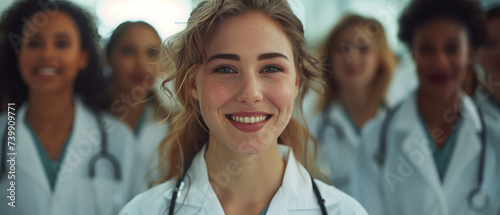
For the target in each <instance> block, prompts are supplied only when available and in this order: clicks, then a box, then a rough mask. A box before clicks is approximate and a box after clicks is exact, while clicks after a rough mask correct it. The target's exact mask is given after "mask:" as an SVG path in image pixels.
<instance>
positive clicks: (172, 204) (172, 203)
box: [168, 156, 328, 215]
mask: <svg viewBox="0 0 500 215" xmlns="http://www.w3.org/2000/svg"><path fill="white" fill-rule="evenodd" d="M192 162H193V156H191V157H190V158H189V159H188V161H187V162H186V165H185V166H184V171H183V172H182V175H181V177H180V178H179V179H178V180H177V182H176V184H175V188H174V192H173V193H172V200H170V208H169V212H168V214H169V215H174V211H175V201H176V200H177V198H178V197H180V196H181V191H182V189H183V188H184V178H185V177H186V173H187V171H188V170H189V167H190V166H191V163H192ZM311 182H312V186H313V191H314V195H315V196H316V199H317V200H318V204H319V207H320V209H321V214H323V215H328V212H327V211H326V207H325V199H323V197H322V196H321V193H320V192H319V189H318V186H317V185H316V182H314V179H313V178H312V176H311ZM186 195H187V194H186Z"/></svg>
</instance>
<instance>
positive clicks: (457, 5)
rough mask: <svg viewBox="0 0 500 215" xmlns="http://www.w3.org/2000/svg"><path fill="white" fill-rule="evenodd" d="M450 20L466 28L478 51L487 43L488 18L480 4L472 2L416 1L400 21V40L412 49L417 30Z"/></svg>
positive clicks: (405, 11)
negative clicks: (425, 25) (486, 22)
mask: <svg viewBox="0 0 500 215" xmlns="http://www.w3.org/2000/svg"><path fill="white" fill-rule="evenodd" d="M436 18H448V19H451V20H454V21H456V22H458V23H460V24H461V25H463V26H464V27H465V29H466V30H467V33H468V38H469V44H470V45H471V47H472V48H474V49H476V48H478V47H479V46H481V45H484V44H485V43H486V42H487V35H488V34H487V31H486V26H485V21H486V17H485V15H484V13H483V11H482V10H481V7H480V5H479V2H476V1H471V0H415V1H413V2H411V3H410V5H409V6H408V7H407V8H406V9H405V10H404V11H403V13H402V16H401V18H400V20H399V34H398V37H399V39H400V40H401V41H402V42H403V43H405V44H406V45H407V46H408V47H409V48H410V49H412V44H413V36H414V34H415V30H416V29H418V28H419V27H421V26H422V25H423V24H425V23H427V22H429V21H431V20H433V19H436Z"/></svg>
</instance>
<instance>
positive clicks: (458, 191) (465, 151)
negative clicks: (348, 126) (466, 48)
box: [352, 94, 500, 215]
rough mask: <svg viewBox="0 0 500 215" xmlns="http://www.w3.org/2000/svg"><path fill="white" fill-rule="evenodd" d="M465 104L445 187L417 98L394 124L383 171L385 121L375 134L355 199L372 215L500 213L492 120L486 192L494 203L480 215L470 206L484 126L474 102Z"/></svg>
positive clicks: (360, 162)
mask: <svg viewBox="0 0 500 215" xmlns="http://www.w3.org/2000/svg"><path fill="white" fill-rule="evenodd" d="M461 99H462V104H463V106H464V108H463V109H462V110H461V115H462V125H461V127H460V130H459V132H457V133H458V138H457V142H456V143H455V144H456V145H455V149H454V151H453V155H452V157H451V158H450V162H449V164H448V169H447V172H446V175H445V178H444V179H443V180H444V181H443V182H442V183H441V181H440V179H439V175H438V172H437V168H436V165H435V161H434V157H433V155H432V151H431V149H430V146H429V142H428V141H429V140H428V139H427V138H428V137H427V135H426V133H425V131H424V130H423V127H422V126H421V122H420V119H419V116H418V112H417V111H418V108H417V102H416V94H414V95H413V96H412V97H410V98H408V99H407V100H406V101H405V102H404V103H403V105H402V106H401V107H400V109H399V110H398V111H397V112H396V113H395V115H394V117H393V119H392V120H391V124H390V126H389V127H388V130H387V134H388V135H387V146H386V147H387V148H386V159H385V164H384V165H383V166H382V167H380V166H379V165H378V163H376V162H375V160H374V156H375V153H376V151H377V148H378V146H379V144H380V142H379V138H380V130H381V127H382V126H381V124H382V121H383V120H379V121H378V122H377V123H375V124H374V125H373V127H371V128H370V131H369V135H367V136H365V137H364V138H363V143H362V145H363V146H362V148H363V150H360V152H361V153H360V154H359V155H358V156H357V159H356V163H355V166H354V168H353V171H352V174H353V175H354V176H353V177H354V178H355V179H356V180H355V181H354V183H353V187H355V188H354V189H353V190H354V194H353V196H354V197H355V198H357V199H358V200H359V201H360V202H361V204H363V206H365V207H366V208H367V210H368V211H370V214H373V215H379V214H389V215H412V214H419V215H420V214H428V215H452V214H453V215H461V214H463V215H470V214H484V215H492V214H496V213H498V212H499V208H500V192H499V191H500V188H499V186H500V183H499V181H498V179H499V178H500V145H499V144H498V140H499V139H500V136H499V135H500V133H499V132H498V131H493V128H496V129H497V130H498V124H496V125H494V124H492V123H491V121H489V120H485V121H486V128H487V143H486V145H487V148H486V161H485V167H484V168H485V169H484V172H485V177H484V185H483V188H484V190H485V191H486V192H487V194H488V196H489V198H490V206H489V207H488V208H487V210H486V211H484V212H482V213H476V212H474V211H472V210H471V208H470V207H469V205H468V201H467V198H468V196H469V193H470V192H471V191H472V190H473V189H475V188H476V186H477V181H476V179H477V176H478V169H479V168H478V166H479V165H478V162H479V153H480V151H481V142H480V139H479V135H478V132H479V131H480V128H481V125H480V120H479V116H478V112H477V109H476V106H475V105H474V104H473V101H472V100H471V98H470V97H467V96H466V95H465V94H462V95H461Z"/></svg>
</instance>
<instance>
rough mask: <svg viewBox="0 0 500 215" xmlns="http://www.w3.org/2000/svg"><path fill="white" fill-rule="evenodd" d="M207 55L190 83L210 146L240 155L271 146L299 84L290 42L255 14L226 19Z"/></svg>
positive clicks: (276, 27) (288, 115)
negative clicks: (206, 127)
mask: <svg viewBox="0 0 500 215" xmlns="http://www.w3.org/2000/svg"><path fill="white" fill-rule="evenodd" d="M206 52H207V53H206V56H207V59H205V62H204V64H203V65H202V68H201V69H200V70H198V71H197V72H196V74H195V75H194V77H192V78H191V79H190V80H191V81H190V82H191V83H190V84H191V95H192V96H193V97H194V98H195V99H196V100H198V101H199V106H200V110H201V115H202V116H203V120H204V121H205V123H206V124H207V126H208V129H209V131H210V141H211V143H212V142H214V143H215V144H216V145H217V147H226V148H228V149H229V150H230V151H233V152H235V153H238V154H240V155H247V154H255V153H260V152H262V151H264V150H265V149H266V148H267V147H269V146H270V145H271V144H276V143H277V139H278V137H279V135H280V134H281V133H282V132H283V130H284V129H285V127H286V125H287V124H288V122H289V121H290V118H291V116H292V111H293V105H294V100H295V97H296V96H297V94H298V90H299V82H300V80H299V78H298V76H297V68H295V63H294V55H293V51H292V45H291V42H290V40H289V39H288V37H287V36H286V35H285V34H284V32H283V31H282V30H281V28H280V27H279V25H278V24H277V23H275V22H274V21H273V20H271V19H270V18H268V17H267V16H265V15H262V14H260V13H248V14H245V15H240V16H236V17H232V18H228V19H226V20H224V21H223V22H222V23H221V24H219V26H217V28H216V29H215V32H214V33H213V35H212V37H211V40H210V41H209V42H208V44H207V49H206Z"/></svg>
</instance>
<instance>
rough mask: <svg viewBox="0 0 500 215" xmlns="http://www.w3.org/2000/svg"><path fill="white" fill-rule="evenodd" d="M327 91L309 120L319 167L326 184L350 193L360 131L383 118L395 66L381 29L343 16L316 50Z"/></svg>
mask: <svg viewBox="0 0 500 215" xmlns="http://www.w3.org/2000/svg"><path fill="white" fill-rule="evenodd" d="M319 59H320V62H321V65H322V67H323V79H324V80H325V81H326V83H327V88H326V90H325V91H324V92H323V94H321V95H320V96H319V102H318V104H317V110H318V112H319V113H320V115H319V116H312V117H308V119H309V121H308V122H309V125H310V130H312V131H313V132H314V134H315V137H316V139H318V142H319V146H320V149H321V150H319V154H318V156H319V157H318V164H319V166H320V167H321V169H322V170H323V171H324V172H325V173H329V174H328V175H329V176H330V177H329V179H330V183H331V184H332V185H334V186H335V187H338V188H339V189H341V190H343V191H345V192H348V193H349V182H350V177H349V171H350V170H349V169H350V168H351V163H352V161H351V159H352V158H353V157H354V155H355V154H356V151H357V150H358V147H359V144H360V139H361V136H362V135H363V133H365V129H364V128H365V125H367V124H368V123H369V122H370V121H371V120H372V119H374V118H377V117H380V116H382V115H384V114H385V112H386V109H387V107H386V105H385V102H384V98H385V93H386V91H387V88H388V86H389V84H390V81H391V78H392V75H393V71H394V68H395V67H396V64H397V60H396V57H395V55H394V54H393V53H392V51H391V50H390V48H389V46H388V44H387V40H386V36H385V32H384V29H383V27H382V25H381V24H380V23H379V22H378V21H376V20H374V19H369V18H365V17H362V16H359V15H347V16H345V17H344V18H342V19H341V21H340V22H339V23H338V24H337V25H336V26H335V27H334V28H333V29H332V31H331V32H330V33H329V34H328V36H327V38H326V40H325V41H324V43H323V45H321V46H320V48H319Z"/></svg>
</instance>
